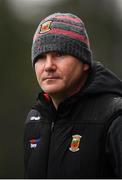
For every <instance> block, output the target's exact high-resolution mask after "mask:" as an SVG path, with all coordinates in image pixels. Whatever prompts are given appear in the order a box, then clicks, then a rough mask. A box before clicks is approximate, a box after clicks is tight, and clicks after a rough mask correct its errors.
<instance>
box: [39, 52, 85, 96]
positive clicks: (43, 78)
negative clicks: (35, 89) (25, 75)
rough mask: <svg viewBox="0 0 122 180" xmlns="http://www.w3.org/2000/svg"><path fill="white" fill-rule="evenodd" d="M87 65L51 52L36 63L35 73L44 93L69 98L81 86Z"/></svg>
mask: <svg viewBox="0 0 122 180" xmlns="http://www.w3.org/2000/svg"><path fill="white" fill-rule="evenodd" d="M85 65H86V64H85ZM85 65H84V64H82V63H81V62H80V61H79V60H78V59H77V58H75V57H73V56H71V55H65V54H61V53H58V52H49V53H44V54H43V55H41V56H40V57H39V59H38V60H37V61H36V63H35V72H36V76H37V80H38V82H39V85H40V87H41V88H42V90H43V91H44V92H46V93H48V94H49V95H56V94H57V95H58V94H59V95H64V96H69V95H70V94H73V92H74V91H76V89H77V88H78V87H79V86H80V84H81V81H82V75H83V73H84V72H85V71H86V70H87V69H88V65H87V68H84V66H85ZM85 67H86V66H85Z"/></svg>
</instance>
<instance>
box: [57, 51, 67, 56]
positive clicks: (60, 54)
mask: <svg viewBox="0 0 122 180" xmlns="http://www.w3.org/2000/svg"><path fill="white" fill-rule="evenodd" d="M56 55H57V57H62V56H66V54H65V53H63V52H57V53H56Z"/></svg>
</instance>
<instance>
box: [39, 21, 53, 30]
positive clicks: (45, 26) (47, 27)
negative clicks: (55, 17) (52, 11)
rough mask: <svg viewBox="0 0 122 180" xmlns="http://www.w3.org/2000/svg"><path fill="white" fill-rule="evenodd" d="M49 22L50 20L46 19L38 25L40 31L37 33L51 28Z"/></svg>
mask: <svg viewBox="0 0 122 180" xmlns="http://www.w3.org/2000/svg"><path fill="white" fill-rule="evenodd" d="M51 23H52V21H46V22H44V23H43V24H41V26H40V32H39V33H45V32H48V31H50V30H51V27H50V26H51Z"/></svg>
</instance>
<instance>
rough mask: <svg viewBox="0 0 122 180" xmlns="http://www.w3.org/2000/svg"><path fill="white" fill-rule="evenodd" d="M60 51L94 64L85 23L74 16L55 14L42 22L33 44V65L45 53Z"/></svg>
mask: <svg viewBox="0 0 122 180" xmlns="http://www.w3.org/2000/svg"><path fill="white" fill-rule="evenodd" d="M51 51H58V52H62V53H64V54H69V55H72V56H74V57H76V58H78V59H79V60H81V62H84V63H87V64H89V65H91V64H92V52H91V50H90V44H89V38H88V35H87V32H86V29H85V26H84V23H83V21H82V20H81V19H80V18H79V17H77V16H76V15H74V14H70V13H54V14H52V15H50V16H48V17H47V18H45V19H44V20H42V21H41V22H40V24H39V26H38V28H37V30H36V32H35V35H34V38H33V44H32V64H33V65H34V64H35V62H36V61H37V59H38V57H39V56H40V55H41V54H42V53H45V52H51Z"/></svg>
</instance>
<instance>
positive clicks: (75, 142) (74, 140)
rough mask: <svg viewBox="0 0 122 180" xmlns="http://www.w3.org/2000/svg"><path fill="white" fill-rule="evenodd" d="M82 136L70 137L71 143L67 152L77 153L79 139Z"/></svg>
mask: <svg viewBox="0 0 122 180" xmlns="http://www.w3.org/2000/svg"><path fill="white" fill-rule="evenodd" d="M81 137H82V136H80V135H78V134H76V135H73V136H72V142H71V144H70V148H69V150H70V151H72V152H77V151H79V145H80V139H81Z"/></svg>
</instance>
